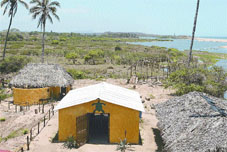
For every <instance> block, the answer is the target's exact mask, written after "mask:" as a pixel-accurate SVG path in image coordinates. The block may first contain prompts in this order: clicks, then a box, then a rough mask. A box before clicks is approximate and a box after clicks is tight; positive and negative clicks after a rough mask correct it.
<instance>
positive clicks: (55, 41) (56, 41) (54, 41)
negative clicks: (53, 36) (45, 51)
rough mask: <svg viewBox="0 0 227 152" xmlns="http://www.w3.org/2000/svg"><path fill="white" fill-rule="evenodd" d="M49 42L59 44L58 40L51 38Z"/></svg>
mask: <svg viewBox="0 0 227 152" xmlns="http://www.w3.org/2000/svg"><path fill="white" fill-rule="evenodd" d="M51 44H55V45H56V44H59V41H58V40H53V41H52V42H51Z"/></svg>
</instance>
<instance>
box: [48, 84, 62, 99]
mask: <svg viewBox="0 0 227 152" xmlns="http://www.w3.org/2000/svg"><path fill="white" fill-rule="evenodd" d="M50 91H51V95H52V97H54V98H56V99H58V98H59V97H60V93H61V87H51V88H50Z"/></svg>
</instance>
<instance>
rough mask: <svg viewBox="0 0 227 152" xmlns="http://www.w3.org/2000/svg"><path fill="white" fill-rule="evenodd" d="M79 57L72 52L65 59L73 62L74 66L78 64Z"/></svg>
mask: <svg viewBox="0 0 227 152" xmlns="http://www.w3.org/2000/svg"><path fill="white" fill-rule="evenodd" d="M78 57H79V55H78V54H77V53H75V52H70V53H67V54H66V55H65V58H66V59H68V60H71V61H73V64H75V63H76V61H77V58H78Z"/></svg>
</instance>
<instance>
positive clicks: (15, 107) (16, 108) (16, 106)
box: [15, 105, 17, 113]
mask: <svg viewBox="0 0 227 152" xmlns="http://www.w3.org/2000/svg"><path fill="white" fill-rule="evenodd" d="M15 112H16V113H17V105H15Z"/></svg>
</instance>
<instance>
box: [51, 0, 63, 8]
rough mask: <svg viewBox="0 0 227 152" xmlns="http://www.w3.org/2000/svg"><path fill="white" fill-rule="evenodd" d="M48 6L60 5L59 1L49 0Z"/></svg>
mask: <svg viewBox="0 0 227 152" xmlns="http://www.w3.org/2000/svg"><path fill="white" fill-rule="evenodd" d="M49 6H57V7H61V6H60V3H59V2H57V1H53V2H51V3H50V4H49Z"/></svg>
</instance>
